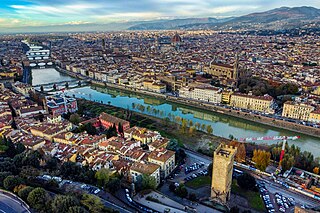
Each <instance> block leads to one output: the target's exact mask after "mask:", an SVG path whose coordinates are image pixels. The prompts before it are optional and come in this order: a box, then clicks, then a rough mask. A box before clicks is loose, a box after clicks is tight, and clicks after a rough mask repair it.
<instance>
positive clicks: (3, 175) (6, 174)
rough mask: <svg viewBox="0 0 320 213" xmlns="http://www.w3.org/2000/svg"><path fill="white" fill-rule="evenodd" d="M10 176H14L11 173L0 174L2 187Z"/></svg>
mask: <svg viewBox="0 0 320 213" xmlns="http://www.w3.org/2000/svg"><path fill="white" fill-rule="evenodd" d="M10 175H12V173H11V172H0V186H3V181H4V179H6V177H8V176H10Z"/></svg>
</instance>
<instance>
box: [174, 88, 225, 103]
mask: <svg viewBox="0 0 320 213" xmlns="http://www.w3.org/2000/svg"><path fill="white" fill-rule="evenodd" d="M179 96H180V97H181V98H189V99H194V100H198V101H206V102H210V103H221V98H222V92H221V89H219V88H215V87H210V86H202V87H194V88H188V87H182V88H180V89H179Z"/></svg>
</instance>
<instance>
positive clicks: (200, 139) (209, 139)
mask: <svg viewBox="0 0 320 213" xmlns="http://www.w3.org/2000/svg"><path fill="white" fill-rule="evenodd" d="M78 107H79V113H81V114H83V113H86V114H90V115H91V116H93V117H94V116H98V115H99V114H100V113H102V112H106V113H108V114H111V115H114V116H116V117H119V118H122V119H126V120H129V121H130V123H131V126H140V127H145V128H148V129H151V130H155V131H159V132H160V133H161V135H162V136H164V137H168V138H175V139H177V140H178V142H179V144H180V145H181V146H185V147H187V148H190V149H193V150H195V151H198V149H201V150H207V151H209V152H212V151H213V150H214V149H215V148H216V147H217V146H218V145H219V144H220V143H221V142H228V141H229V140H228V139H225V138H221V137H218V136H214V135H209V134H206V133H204V132H200V131H194V132H193V133H192V134H191V133H189V132H182V131H181V128H180V125H178V124H176V123H174V122H172V121H168V120H166V119H161V118H157V117H154V116H150V115H146V114H142V113H138V112H134V111H130V114H131V116H128V110H126V109H123V108H119V107H115V106H112V105H106V104H101V103H97V102H93V101H88V100H85V99H78Z"/></svg>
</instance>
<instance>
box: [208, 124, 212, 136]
mask: <svg viewBox="0 0 320 213" xmlns="http://www.w3.org/2000/svg"><path fill="white" fill-rule="evenodd" d="M207 133H208V134H210V135H211V134H212V133H213V129H212V127H211V125H210V124H208V125H207Z"/></svg>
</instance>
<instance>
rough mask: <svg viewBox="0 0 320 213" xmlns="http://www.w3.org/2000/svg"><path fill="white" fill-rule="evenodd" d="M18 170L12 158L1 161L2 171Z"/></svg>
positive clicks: (0, 169)
mask: <svg viewBox="0 0 320 213" xmlns="http://www.w3.org/2000/svg"><path fill="white" fill-rule="evenodd" d="M16 170H17V168H16V166H15V165H14V163H13V162H12V160H11V159H8V160H3V162H0V172H11V173H16Z"/></svg>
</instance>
